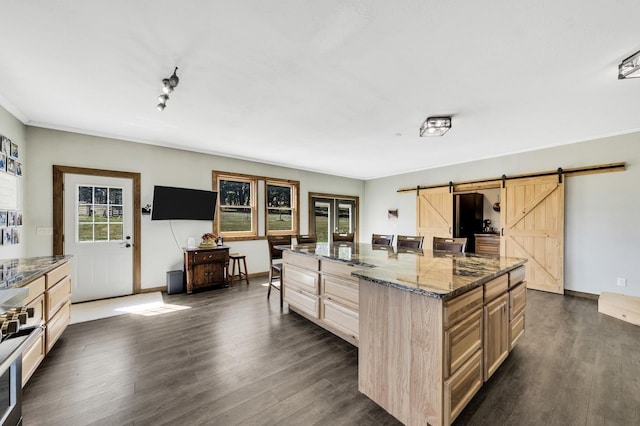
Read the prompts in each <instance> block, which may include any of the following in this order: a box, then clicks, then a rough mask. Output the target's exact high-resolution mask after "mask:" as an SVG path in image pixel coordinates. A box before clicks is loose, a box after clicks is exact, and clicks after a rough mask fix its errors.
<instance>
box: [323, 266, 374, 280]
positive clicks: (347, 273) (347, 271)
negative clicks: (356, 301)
mask: <svg viewBox="0 0 640 426" xmlns="http://www.w3.org/2000/svg"><path fill="white" fill-rule="evenodd" d="M358 269H366V267H363V266H358ZM320 270H321V271H322V273H324V274H331V275H335V276H337V277H341V278H344V279H347V280H349V281H353V282H354V283H357V282H358V278H357V277H354V276H352V275H351V273H352V272H353V271H355V270H356V267H355V266H353V265H351V264H349V263H343V262H331V261H328V260H322V261H321V262H320Z"/></svg>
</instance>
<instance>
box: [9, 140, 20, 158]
mask: <svg viewBox="0 0 640 426" xmlns="http://www.w3.org/2000/svg"><path fill="white" fill-rule="evenodd" d="M10 155H11V156H12V157H13V158H18V144H17V143H13V142H11V154H10Z"/></svg>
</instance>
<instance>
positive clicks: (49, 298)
mask: <svg viewBox="0 0 640 426" xmlns="http://www.w3.org/2000/svg"><path fill="white" fill-rule="evenodd" d="M25 287H26V288H27V289H28V292H29V293H28V296H27V298H26V299H25V306H26V307H28V308H33V312H34V315H33V317H32V318H29V319H28V320H27V324H26V325H27V326H35V325H45V327H46V329H45V332H44V333H43V334H42V335H41V336H40V338H39V339H37V340H35V341H34V342H33V343H32V344H31V345H29V346H28V347H26V348H25V349H24V350H23V351H22V386H24V385H25V384H26V383H27V382H28V381H29V379H30V378H31V376H32V375H33V373H34V372H35V370H36V369H37V368H38V366H39V365H40V363H41V362H42V360H43V359H44V357H45V355H46V354H47V353H49V351H51V349H52V348H53V346H54V344H55V343H56V342H57V341H58V339H59V338H60V336H61V335H62V333H63V332H64V330H65V329H66V328H67V326H68V325H69V321H70V319H71V263H70V262H66V263H64V264H62V265H60V266H58V267H57V268H55V269H53V270H52V271H50V272H48V273H46V274H44V276H40V277H38V278H36V279H35V280H33V281H31V282H30V283H29V284H27V285H26V286H25Z"/></svg>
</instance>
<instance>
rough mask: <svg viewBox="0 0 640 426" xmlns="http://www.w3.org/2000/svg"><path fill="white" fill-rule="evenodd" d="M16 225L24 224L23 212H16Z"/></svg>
mask: <svg viewBox="0 0 640 426" xmlns="http://www.w3.org/2000/svg"><path fill="white" fill-rule="evenodd" d="M16 226H22V212H17V213H16Z"/></svg>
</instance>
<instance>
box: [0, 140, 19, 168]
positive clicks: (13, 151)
mask: <svg viewBox="0 0 640 426" xmlns="http://www.w3.org/2000/svg"><path fill="white" fill-rule="evenodd" d="M1 172H5V173H9V174H12V175H16V176H22V163H21V162H20V154H19V152H18V145H17V144H15V143H13V142H11V139H9V138H7V137H5V136H0V173H1Z"/></svg>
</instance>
